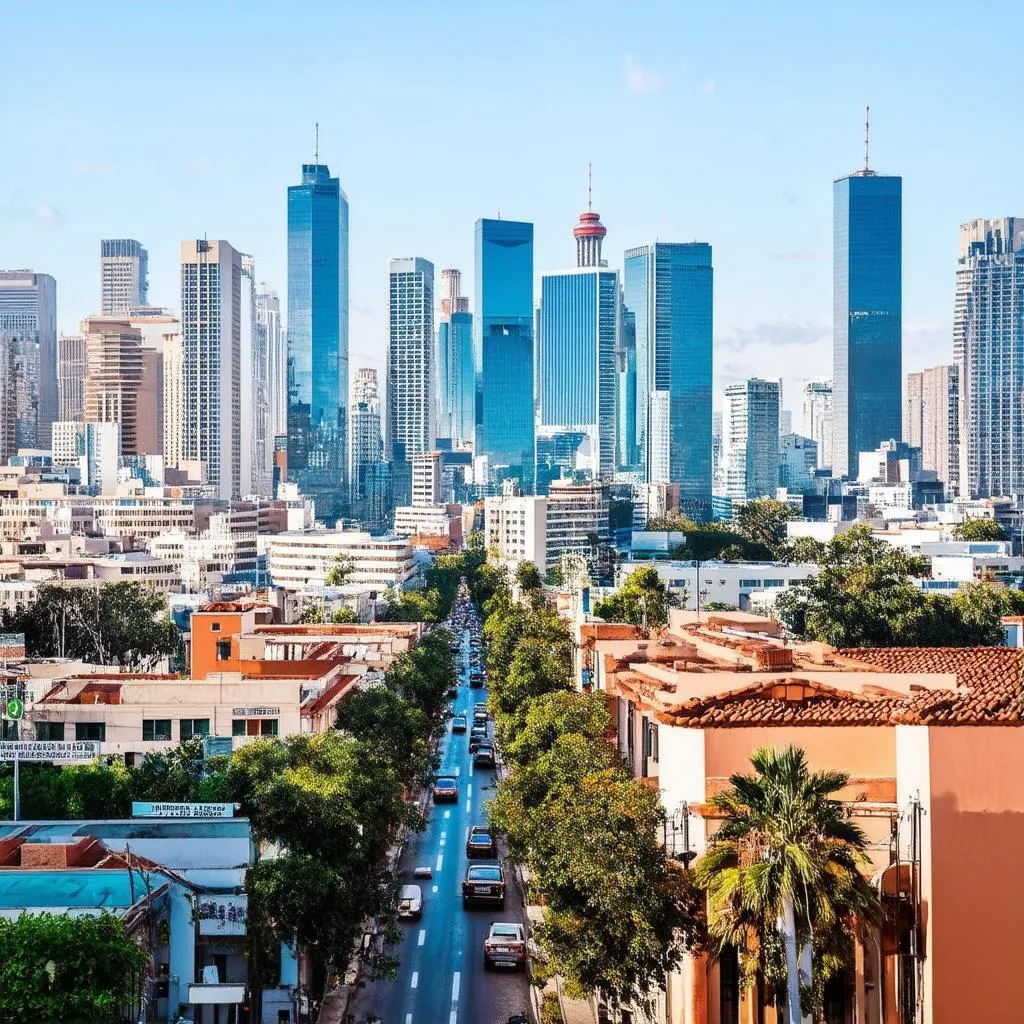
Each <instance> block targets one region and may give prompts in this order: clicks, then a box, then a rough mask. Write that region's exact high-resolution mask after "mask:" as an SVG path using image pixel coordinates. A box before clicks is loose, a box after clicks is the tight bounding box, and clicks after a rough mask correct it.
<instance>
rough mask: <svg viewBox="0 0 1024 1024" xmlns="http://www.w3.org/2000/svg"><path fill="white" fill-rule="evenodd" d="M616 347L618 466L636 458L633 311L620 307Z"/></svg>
mask: <svg viewBox="0 0 1024 1024" xmlns="http://www.w3.org/2000/svg"><path fill="white" fill-rule="evenodd" d="M619 339H620V344H619V351H618V352H616V353H615V365H616V368H617V372H618V393H617V395H616V408H617V409H618V412H617V416H618V426H617V427H616V435H617V439H618V455H617V458H618V462H619V465H620V466H623V467H632V466H635V465H636V464H637V463H638V462H639V461H640V453H639V451H638V450H637V444H636V314H635V313H631V312H630V311H629V310H626V309H623V311H622V326H621V331H620V334H619Z"/></svg>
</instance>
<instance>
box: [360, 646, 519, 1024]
mask: <svg viewBox="0 0 1024 1024" xmlns="http://www.w3.org/2000/svg"><path fill="white" fill-rule="evenodd" d="M459 663H460V665H459V686H458V690H457V696H456V699H455V712H456V713H459V712H463V713H465V714H466V716H467V718H468V720H469V722H470V723H472V720H473V704H474V703H475V702H476V701H482V700H486V699H487V690H486V688H478V689H472V688H471V687H470V686H469V631H468V630H467V631H466V632H465V633H464V635H463V644H462V651H461V656H460V658H459ZM440 755H441V768H440V770H439V772H438V774H439V775H443V774H449V775H456V776H457V777H458V782H459V800H458V803H455V804H439V805H437V806H435V805H434V804H433V802H431V804H430V805H429V806H428V809H427V815H428V820H427V827H426V829H425V830H424V831H423V832H422V833H420V834H419V835H415V836H413V837H412V838H411V839H410V841H409V843H408V845H407V847H406V849H405V851H404V853H403V854H402V858H401V860H400V862H399V868H400V870H401V871H402V880H403V882H412V881H413V878H412V870H413V868H414V867H417V866H420V865H429V866H430V867H431V868H432V869H433V872H434V877H433V878H432V879H423V880H419V879H417V880H416V884H418V885H420V886H421V888H422V890H423V918H422V920H420V921H413V922H407V921H403V922H402V931H403V938H402V942H401V944H400V946H399V947H398V948H397V950H396V951H395V952H396V955H397V956H398V957H399V959H400V967H399V970H398V977H397V980H395V981H393V982H367V987H366V988H365V989H362V990H361V991H360V993H359V996H358V997H357V999H356V1001H355V1005H354V1008H353V1010H354V1013H355V1021H356V1022H357V1024H362V1022H363V1021H365V1020H366V1019H367V1017H368V1016H369V1015H372V1014H375V1015H376V1016H377V1017H379V1018H380V1019H381V1021H383V1024H506V1022H507V1021H508V1018H509V1016H510V1015H511V1014H514V1013H523V1014H526V1013H528V1006H529V995H528V983H527V980H526V976H525V974H524V973H523V972H519V971H507V970H500V971H499V970H495V971H486V972H485V971H484V966H483V943H484V938H485V937H486V935H487V932H488V929H489V927H490V923H491V922H492V921H496V920H499V921H523V920H524V912H523V902H522V893H521V892H520V890H519V886H518V884H517V883H516V881H515V878H514V876H513V875H512V873H511V871H510V870H509V868H508V865H506V898H505V909H504V910H503V911H502V910H498V908H497V907H479V908H476V907H474V908H472V909H468V910H464V909H463V907H462V897H461V886H462V879H463V877H464V875H465V873H466V865H467V863H468V861H467V859H466V848H465V846H466V837H467V835H468V834H469V828H470V826H471V825H480V824H485V823H486V821H487V816H486V813H485V805H486V803H487V800H488V799H489V798H490V797H491V796H492V794H493V792H494V786H495V773H494V772H493V771H491V770H490V769H476V770H474V768H473V766H472V759H471V757H470V754H469V737H468V733H456V734H454V735H453V734H452V733H451V731H449V732H448V735H447V736H446V737H445V739H444V740H442V742H441V748H440Z"/></svg>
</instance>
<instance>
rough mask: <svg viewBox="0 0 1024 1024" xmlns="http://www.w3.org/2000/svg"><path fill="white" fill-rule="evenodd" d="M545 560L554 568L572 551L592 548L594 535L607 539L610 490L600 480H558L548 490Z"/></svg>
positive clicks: (586, 550) (599, 538) (600, 538)
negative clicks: (580, 481)
mask: <svg viewBox="0 0 1024 1024" xmlns="http://www.w3.org/2000/svg"><path fill="white" fill-rule="evenodd" d="M546 532H547V538H546V545H545V562H546V565H547V566H548V567H549V568H550V567H551V566H554V565H556V564H557V563H558V561H559V559H560V558H561V557H562V555H564V554H567V553H569V552H572V551H575V552H583V553H585V552H588V551H590V549H591V548H592V546H593V539H594V538H595V537H596V538H597V540H598V541H607V540H608V539H609V536H610V535H609V532H608V491H607V489H606V488H605V487H604V486H602V485H601V484H599V483H586V484H576V483H573V482H572V481H571V480H554V481H552V483H551V487H550V489H549V491H548V507H547V523H546Z"/></svg>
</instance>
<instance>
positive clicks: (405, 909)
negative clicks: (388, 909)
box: [398, 885, 423, 921]
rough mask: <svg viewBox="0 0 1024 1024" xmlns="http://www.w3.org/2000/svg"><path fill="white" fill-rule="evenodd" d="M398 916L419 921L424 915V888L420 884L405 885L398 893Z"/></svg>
mask: <svg viewBox="0 0 1024 1024" xmlns="http://www.w3.org/2000/svg"><path fill="white" fill-rule="evenodd" d="M398 916H399V917H411V918H414V919H416V920H417V921H418V920H419V919H420V918H421V917H422V916H423V890H422V889H421V888H420V887H419V886H418V885H403V886H402V889H401V891H400V892H399V894H398Z"/></svg>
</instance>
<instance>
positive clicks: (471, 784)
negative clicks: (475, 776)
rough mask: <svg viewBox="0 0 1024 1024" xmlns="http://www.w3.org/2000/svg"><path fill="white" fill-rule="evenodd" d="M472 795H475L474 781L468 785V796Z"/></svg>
mask: <svg viewBox="0 0 1024 1024" xmlns="http://www.w3.org/2000/svg"><path fill="white" fill-rule="evenodd" d="M472 795H473V783H472V782H471V783H470V784H469V785H468V786H467V787H466V796H472Z"/></svg>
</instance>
